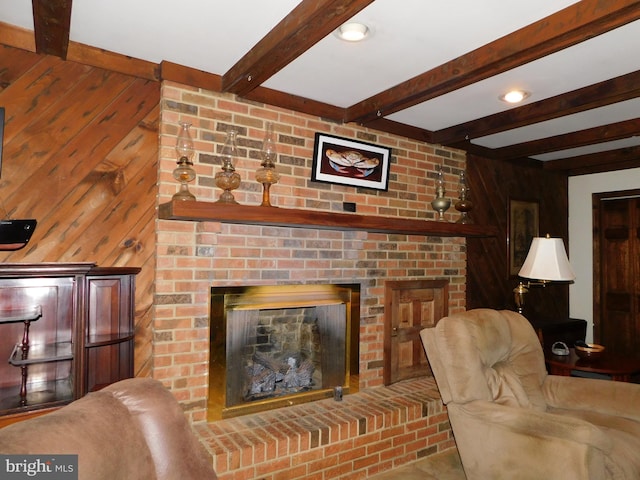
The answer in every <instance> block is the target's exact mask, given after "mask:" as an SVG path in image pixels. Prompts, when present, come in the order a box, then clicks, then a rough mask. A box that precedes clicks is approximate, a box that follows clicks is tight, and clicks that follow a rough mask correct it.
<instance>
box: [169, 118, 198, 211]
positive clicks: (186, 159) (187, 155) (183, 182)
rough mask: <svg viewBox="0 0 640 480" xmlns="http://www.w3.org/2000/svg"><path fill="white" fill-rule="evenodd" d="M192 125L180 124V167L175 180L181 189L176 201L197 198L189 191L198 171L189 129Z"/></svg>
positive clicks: (177, 150) (177, 148)
mask: <svg viewBox="0 0 640 480" xmlns="http://www.w3.org/2000/svg"><path fill="white" fill-rule="evenodd" d="M190 128H191V124H190V123H187V122H180V132H179V133H178V139H177V141H176V152H177V153H178V161H177V164H178V166H177V167H176V168H175V169H174V170H173V178H175V179H176V180H177V181H178V182H180V189H179V190H178V192H177V193H176V194H175V195H174V196H173V199H174V200H195V199H196V197H195V195H193V194H192V193H191V192H190V191H189V185H188V184H189V182H192V181H193V180H194V179H195V178H196V171H195V170H194V169H193V154H194V153H195V150H194V148H193V140H192V139H191V134H190V133H189V129H190Z"/></svg>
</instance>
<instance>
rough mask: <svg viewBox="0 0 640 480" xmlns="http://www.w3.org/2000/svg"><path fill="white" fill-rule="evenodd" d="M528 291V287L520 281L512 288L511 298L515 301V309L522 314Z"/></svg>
mask: <svg viewBox="0 0 640 480" xmlns="http://www.w3.org/2000/svg"><path fill="white" fill-rule="evenodd" d="M527 293H529V289H528V288H527V287H526V286H525V285H524V283H522V282H520V283H519V284H518V286H517V287H516V288H514V289H513V298H514V300H515V301H516V310H517V312H518V313H519V314H520V315H522V312H523V311H524V304H525V297H526V295H527Z"/></svg>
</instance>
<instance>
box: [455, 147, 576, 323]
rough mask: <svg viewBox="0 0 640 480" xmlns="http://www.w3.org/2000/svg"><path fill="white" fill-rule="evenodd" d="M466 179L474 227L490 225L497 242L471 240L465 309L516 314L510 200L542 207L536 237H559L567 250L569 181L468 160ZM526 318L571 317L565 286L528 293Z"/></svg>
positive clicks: (513, 166)
mask: <svg viewBox="0 0 640 480" xmlns="http://www.w3.org/2000/svg"><path fill="white" fill-rule="evenodd" d="M467 175H468V178H469V185H470V187H471V198H472V200H473V203H474V209H473V212H472V218H473V221H474V222H475V223H479V224H486V225H494V226H496V227H497V228H498V230H499V231H500V232H502V234H501V235H500V236H499V237H498V238H482V239H475V238H473V239H469V240H468V241H467V248H468V265H467V271H468V279H467V307H468V308H479V307H488V308H507V309H511V310H513V309H515V303H514V300H513V295H512V293H511V292H512V290H513V289H514V288H515V287H516V286H517V284H518V277H516V276H511V275H509V271H508V253H507V229H508V220H507V219H508V205H509V199H518V200H535V201H538V202H539V204H540V226H539V230H540V235H541V236H544V235H545V234H547V233H549V234H550V235H551V236H552V237H562V238H563V239H564V241H565V246H567V245H568V237H567V236H568V177H567V176H566V175H564V174H561V173H557V172H552V171H546V170H544V169H542V168H532V167H523V166H516V164H513V163H507V162H499V161H495V160H488V159H485V158H481V157H476V156H473V155H469V156H468V158H467ZM524 313H525V315H526V316H527V317H530V318H531V319H534V320H538V319H539V320H545V319H556V318H558V319H561V318H566V317H568V314H569V289H568V286H567V285H560V284H555V285H554V284H549V285H547V286H546V287H544V288H542V287H532V288H531V289H530V292H529V294H528V297H527V305H526V308H525V312H524Z"/></svg>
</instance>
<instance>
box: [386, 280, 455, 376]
mask: <svg viewBox="0 0 640 480" xmlns="http://www.w3.org/2000/svg"><path fill="white" fill-rule="evenodd" d="M448 305H449V283H448V281H447V280H407V281H389V282H386V283H385V310H384V312H385V339H384V382H385V385H389V384H391V383H394V382H397V381H400V380H405V379H407V378H413V377H420V376H426V375H430V374H431V369H430V368H429V364H428V362H427V357H426V355H425V353H424V349H423V347H422V342H421V341H420V330H422V329H423V328H427V327H433V326H434V325H435V324H436V323H437V322H438V320H440V319H441V318H442V317H445V316H446V315H447V313H448Z"/></svg>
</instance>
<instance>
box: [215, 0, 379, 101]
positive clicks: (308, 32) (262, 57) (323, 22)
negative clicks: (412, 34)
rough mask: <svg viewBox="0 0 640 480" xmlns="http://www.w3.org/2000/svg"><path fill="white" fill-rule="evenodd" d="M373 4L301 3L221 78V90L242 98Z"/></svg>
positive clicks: (364, 0)
mask: <svg viewBox="0 0 640 480" xmlns="http://www.w3.org/2000/svg"><path fill="white" fill-rule="evenodd" d="M372 2H373V0H303V1H302V2H300V3H299V4H298V6H297V7H296V8H294V9H293V10H292V11H291V12H290V13H289V14H288V15H287V16H286V17H285V18H284V19H283V20H282V21H281V22H280V23H278V25H276V26H275V27H274V28H273V29H272V30H271V31H270V32H269V33H268V34H267V35H266V36H265V37H264V38H262V40H260V41H259V42H258V43H257V44H256V45H255V46H254V47H253V48H252V49H251V50H249V51H248V52H247V53H246V54H245V55H244V56H243V57H242V58H241V59H240V60H239V61H238V62H237V63H236V64H235V65H234V66H233V67H231V68H230V69H229V71H227V73H225V74H224V75H223V76H222V90H223V91H224V92H229V93H235V94H236V95H240V96H246V95H247V94H248V93H249V92H250V91H251V90H253V89H255V88H257V87H258V86H260V85H261V84H262V83H263V82H265V81H266V80H268V79H269V78H270V77H271V76H272V75H273V74H275V73H277V72H278V71H280V70H281V69H282V68H283V67H285V66H286V65H287V64H289V63H291V62H292V61H293V60H295V59H296V58H298V57H299V56H300V55H302V54H303V53H304V52H306V51H307V50H308V49H309V48H311V47H312V46H314V45H315V44H316V43H318V42H319V41H320V40H321V39H323V38H324V37H326V36H327V35H329V34H330V33H331V32H332V31H334V30H335V29H336V28H338V27H339V26H340V25H342V24H343V23H345V22H346V21H347V20H349V19H350V18H351V17H353V16H354V15H355V14H356V13H358V12H359V11H360V10H362V9H363V8H365V7H366V6H367V5H369V4H370V3H372Z"/></svg>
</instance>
